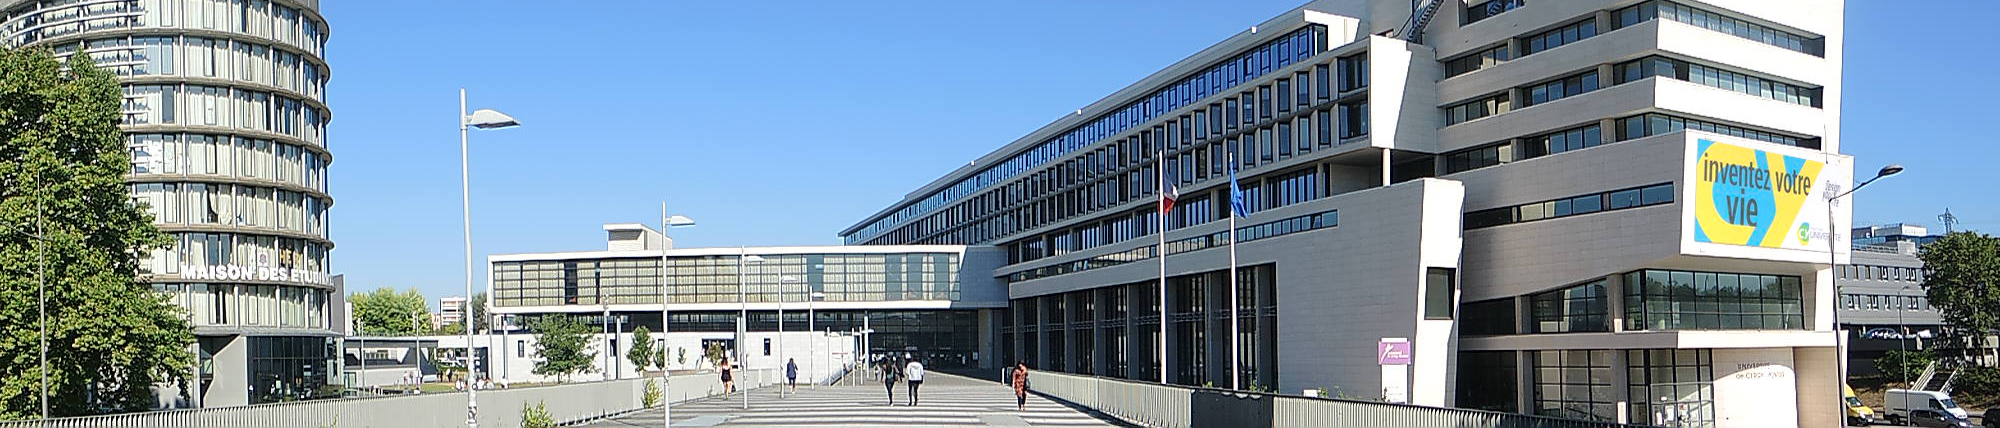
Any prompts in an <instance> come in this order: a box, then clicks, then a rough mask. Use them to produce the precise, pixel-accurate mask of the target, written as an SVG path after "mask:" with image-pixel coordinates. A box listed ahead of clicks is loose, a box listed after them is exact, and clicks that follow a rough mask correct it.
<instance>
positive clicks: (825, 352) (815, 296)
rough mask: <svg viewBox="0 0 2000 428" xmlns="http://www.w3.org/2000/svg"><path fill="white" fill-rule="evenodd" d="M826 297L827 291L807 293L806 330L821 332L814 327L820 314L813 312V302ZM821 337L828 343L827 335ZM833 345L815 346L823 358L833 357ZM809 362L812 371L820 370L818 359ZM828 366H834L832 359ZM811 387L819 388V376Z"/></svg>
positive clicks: (823, 341) (808, 288) (809, 288)
mask: <svg viewBox="0 0 2000 428" xmlns="http://www.w3.org/2000/svg"><path fill="white" fill-rule="evenodd" d="M806 289H807V290H811V289H812V287H806ZM824 298H826V293H821V292H818V291H813V292H812V294H809V295H807V297H806V330H810V331H813V332H819V329H817V328H814V327H813V320H814V319H816V318H817V317H818V315H817V314H814V313H813V303H814V302H817V301H819V299H824ZM807 337H811V336H807ZM820 339H821V340H820V342H822V343H826V342H828V340H826V335H820ZM832 347H833V344H832V343H827V344H826V345H824V346H815V347H814V349H817V350H819V353H820V355H821V358H833V352H831V351H830V350H829V349H828V348H832ZM809 364H812V365H813V366H812V367H811V369H812V371H818V370H819V362H818V361H813V362H810V363H809ZM827 366H828V367H832V366H833V363H832V362H831V361H828V362H827ZM811 388H812V389H819V380H817V378H815V380H813V381H812V385H811Z"/></svg>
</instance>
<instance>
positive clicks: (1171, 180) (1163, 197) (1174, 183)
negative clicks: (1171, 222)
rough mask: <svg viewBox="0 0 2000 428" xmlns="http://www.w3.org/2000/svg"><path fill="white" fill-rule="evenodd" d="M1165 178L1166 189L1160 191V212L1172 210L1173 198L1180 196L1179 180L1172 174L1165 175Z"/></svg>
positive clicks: (1164, 212)
mask: <svg viewBox="0 0 2000 428" xmlns="http://www.w3.org/2000/svg"><path fill="white" fill-rule="evenodd" d="M1165 179H1166V180H1168V181H1167V185H1166V189H1165V190H1162V191H1160V214H1166V213H1169V212H1173V210H1174V200H1175V199H1180V197H1181V184H1180V180H1178V179H1176V178H1175V177H1173V176H1167V177H1165Z"/></svg>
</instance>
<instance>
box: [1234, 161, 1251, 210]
mask: <svg viewBox="0 0 2000 428" xmlns="http://www.w3.org/2000/svg"><path fill="white" fill-rule="evenodd" d="M1243 208H1244V204H1243V186H1242V185H1239V184H1236V162H1235V161H1234V160H1233V159H1232V160H1231V161H1230V162H1229V215H1233V216H1237V217H1243V216H1247V215H1250V211H1249V210H1246V209H1243Z"/></svg>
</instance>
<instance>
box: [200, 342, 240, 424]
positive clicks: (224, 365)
mask: <svg viewBox="0 0 2000 428" xmlns="http://www.w3.org/2000/svg"><path fill="white" fill-rule="evenodd" d="M249 341H250V338H248V337H244V336H231V337H230V338H229V344H227V345H223V347H222V349H221V350H217V351H216V352H215V355H214V357H212V358H213V361H212V363H213V367H214V369H215V377H214V381H213V382H211V383H210V384H209V386H208V389H207V390H205V391H202V392H203V395H202V400H201V404H202V407H229V406H242V405H248V404H250V382H251V379H250V344H249V343H248V342H249ZM197 376H198V375H197Z"/></svg>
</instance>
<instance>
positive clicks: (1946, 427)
mask: <svg viewBox="0 0 2000 428" xmlns="http://www.w3.org/2000/svg"><path fill="white" fill-rule="evenodd" d="M1910 423H1911V425H1914V426H1920V427H1938V428H1973V425H1972V420H1970V419H1966V418H1963V417H1959V416H1958V415H1954V414H1951V413H1950V412H1940V411H1936V410H1931V409H1917V410H1911V411H1910Z"/></svg>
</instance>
